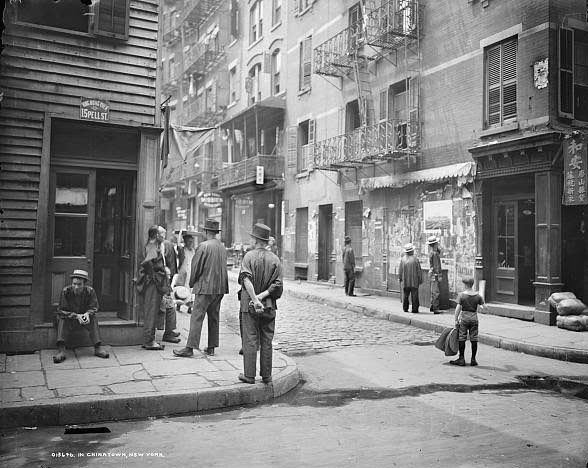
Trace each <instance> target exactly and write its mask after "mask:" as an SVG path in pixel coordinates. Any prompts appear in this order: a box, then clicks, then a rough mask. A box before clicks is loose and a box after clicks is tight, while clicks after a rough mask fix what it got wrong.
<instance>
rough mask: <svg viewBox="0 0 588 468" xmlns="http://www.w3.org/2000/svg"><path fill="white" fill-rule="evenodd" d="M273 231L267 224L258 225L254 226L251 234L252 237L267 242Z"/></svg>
mask: <svg viewBox="0 0 588 468" xmlns="http://www.w3.org/2000/svg"><path fill="white" fill-rule="evenodd" d="M271 232H272V230H271V229H270V228H269V226H266V225H265V224H261V223H256V224H254V225H253V229H252V232H250V233H249V235H250V236H251V237H255V238H256V239H259V240H262V241H265V242H267V241H268V240H269V237H270V233H271Z"/></svg>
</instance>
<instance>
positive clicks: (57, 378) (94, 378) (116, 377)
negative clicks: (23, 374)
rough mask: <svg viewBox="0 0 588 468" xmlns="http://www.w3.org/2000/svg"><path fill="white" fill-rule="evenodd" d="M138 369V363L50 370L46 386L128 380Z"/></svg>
mask: <svg viewBox="0 0 588 468" xmlns="http://www.w3.org/2000/svg"><path fill="white" fill-rule="evenodd" d="M96 359H100V358H96ZM140 370H143V368H142V367H141V366H139V365H129V366H121V367H107V368H95V369H77V370H52V371H47V372H46V374H47V387H48V388H50V389H54V388H65V387H76V386H81V385H80V384H82V383H83V384H84V385H83V386H90V385H110V384H113V383H119V382H129V381H131V380H133V379H134V378H135V377H134V376H133V374H134V373H135V372H137V371H140ZM23 386H24V385H23Z"/></svg>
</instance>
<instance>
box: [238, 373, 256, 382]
mask: <svg viewBox="0 0 588 468" xmlns="http://www.w3.org/2000/svg"><path fill="white" fill-rule="evenodd" d="M239 380H240V381H241V382H243V383H246V384H254V383H255V379H254V378H253V377H247V376H246V375H245V374H239Z"/></svg>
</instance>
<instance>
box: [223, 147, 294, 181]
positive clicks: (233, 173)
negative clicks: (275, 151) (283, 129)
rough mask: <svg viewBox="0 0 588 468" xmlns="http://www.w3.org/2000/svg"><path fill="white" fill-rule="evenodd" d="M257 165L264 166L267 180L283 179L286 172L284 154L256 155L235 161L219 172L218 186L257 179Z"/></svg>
mask: <svg viewBox="0 0 588 468" xmlns="http://www.w3.org/2000/svg"><path fill="white" fill-rule="evenodd" d="M257 166H263V167H264V178H265V180H268V179H269V180H271V179H281V178H282V174H283V173H284V156H282V155H265V154H258V155H256V156H253V157H250V158H247V159H244V160H243V161H239V162H236V163H233V164H231V165H229V166H227V167H225V168H224V169H221V170H219V172H218V188H219V189H225V188H229V187H235V186H238V185H242V184H246V183H248V182H253V181H255V178H256V175H257Z"/></svg>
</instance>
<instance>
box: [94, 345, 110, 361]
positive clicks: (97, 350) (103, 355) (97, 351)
mask: <svg viewBox="0 0 588 468" xmlns="http://www.w3.org/2000/svg"><path fill="white" fill-rule="evenodd" d="M94 356H98V357H99V358H102V359H108V358H109V357H110V354H109V353H108V351H104V350H103V349H102V348H101V347H97V348H94Z"/></svg>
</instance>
